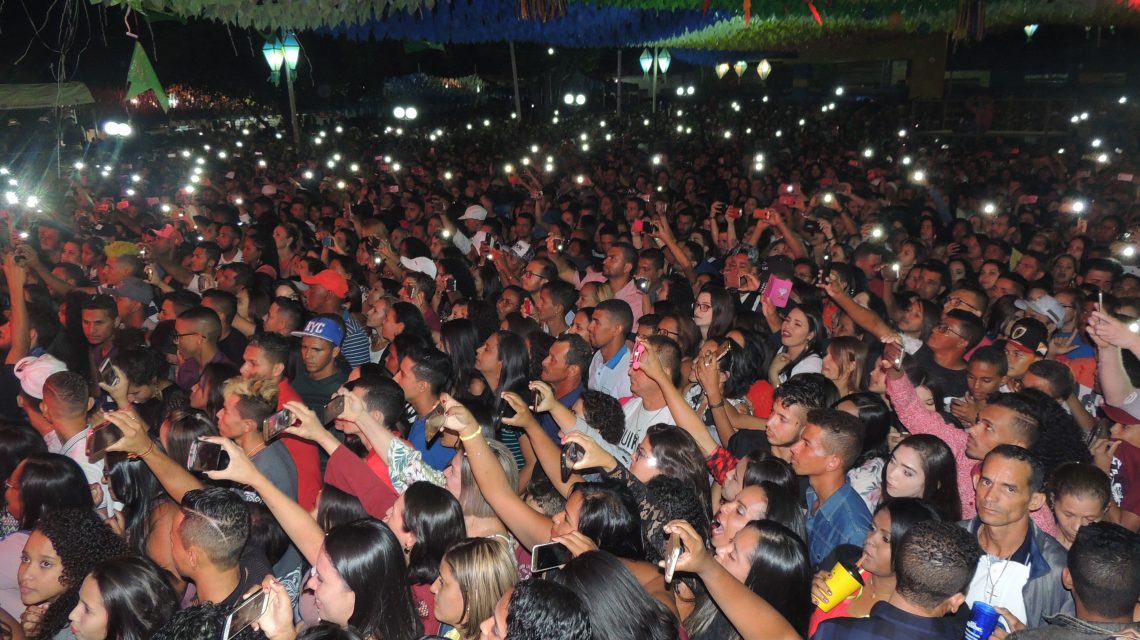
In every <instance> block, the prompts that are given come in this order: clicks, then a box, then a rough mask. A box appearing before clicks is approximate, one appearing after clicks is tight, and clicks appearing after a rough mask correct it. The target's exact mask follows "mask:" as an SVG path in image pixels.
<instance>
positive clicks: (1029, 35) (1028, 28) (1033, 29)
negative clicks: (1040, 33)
mask: <svg viewBox="0 0 1140 640" xmlns="http://www.w3.org/2000/svg"><path fill="white" fill-rule="evenodd" d="M1039 26H1040V25H1038V24H1027V25H1025V27H1024V29H1023V30H1024V31H1025V39H1026V40H1027V41H1028V40H1032V39H1033V34H1035V33H1037V27H1039Z"/></svg>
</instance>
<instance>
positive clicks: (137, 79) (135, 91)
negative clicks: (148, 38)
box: [127, 42, 170, 111]
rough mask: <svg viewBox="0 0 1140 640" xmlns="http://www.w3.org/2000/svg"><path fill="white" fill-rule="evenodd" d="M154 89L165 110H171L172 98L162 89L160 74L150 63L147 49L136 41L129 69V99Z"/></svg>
mask: <svg viewBox="0 0 1140 640" xmlns="http://www.w3.org/2000/svg"><path fill="white" fill-rule="evenodd" d="M147 91H154V98H155V100H157V101H158V106H160V107H162V110H163V111H168V110H170V99H169V98H167V97H166V92H165V91H163V90H162V83H161V82H159V81H158V74H156V73H155V72H154V67H152V66H151V64H150V58H148V57H147V55H146V50H145V49H143V47H142V45H141V44H140V43H138V42H136V43H135V52H134V54H132V55H131V66H130V68H129V69H127V100H130V99H131V98H133V97H135V96H137V95H139V94H142V93H146V92H147Z"/></svg>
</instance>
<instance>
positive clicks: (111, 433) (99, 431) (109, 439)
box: [87, 422, 123, 462]
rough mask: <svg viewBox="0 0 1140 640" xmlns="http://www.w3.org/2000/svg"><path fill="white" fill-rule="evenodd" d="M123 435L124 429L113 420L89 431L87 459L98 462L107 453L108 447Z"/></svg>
mask: <svg viewBox="0 0 1140 640" xmlns="http://www.w3.org/2000/svg"><path fill="white" fill-rule="evenodd" d="M122 437H123V431H122V429H119V427H117V426H115V425H114V424H113V423H111V422H104V423H102V424H98V425H96V426H94V427H92V428H91V430H90V431H88V432H87V459H88V460H90V461H92V462H96V461H98V460H100V459H101V458H102V457H103V456H104V455H106V453H107V447H109V446H111V445H113V444H115V443H116V442H118V441H119V440H121V439H122Z"/></svg>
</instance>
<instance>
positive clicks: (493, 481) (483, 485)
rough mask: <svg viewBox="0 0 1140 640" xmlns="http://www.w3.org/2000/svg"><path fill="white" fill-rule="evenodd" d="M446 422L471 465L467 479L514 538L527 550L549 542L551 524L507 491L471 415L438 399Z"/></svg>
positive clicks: (450, 400) (453, 402)
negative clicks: (445, 415) (456, 436)
mask: <svg viewBox="0 0 1140 640" xmlns="http://www.w3.org/2000/svg"><path fill="white" fill-rule="evenodd" d="M442 399H443V402H444V407H445V409H446V411H447V418H446V421H445V422H444V428H445V429H448V430H450V431H453V432H455V433H457V434H459V440H460V442H462V443H463V449H464V451H465V452H466V454H467V462H468V464H470V465H471V475H472V476H474V477H475V482H476V483H477V484H478V485H479V490H480V491H481V492H482V494H483V497H484V498H485V499H486V500H487V503H488V504H490V505H491V508H492V509H494V510H495V514H496V515H497V516H499V519H500V520H502V521H503V523H504V524H506V525H507V527H508V528H509V529H510V530H511V533H513V534H515V537H516V538H518V539H519V541H520V542H522V543H523V546H525V547H526V548H527V549H530V548H532V547H533V546H534V545H536V544H542V543H543V542H549V540H550V528H551V526H552V525H553V522H552V521H551V519H550V518H548V517H546V516H545V515H543V514H541V513H539V512H537V511H535V510H534V509H531V508H530V507H529V506H527V504H526V503H525V502H523V500H522V498H520V497H519V496H518V494H517V493H515V492H514V491H512V490H511V485H510V483H509V482H507V475H506V474H505V473H503V468H502V467H500V466H499V463H498V459H497V458H496V457H495V453H494V452H493V451H491V447H490V446H488V445H487V441H486V440H484V439H483V429H482V428H481V427H480V426H479V423H478V422H476V420H475V418H474V416H472V415H471V412H470V411H468V410H467V408H466V407H464V406H463V405H462V404H460V403H459V402H457V401H456V400H455V399H454V398H452V397H451V396H449V395H447V394H444V395H443V396H442Z"/></svg>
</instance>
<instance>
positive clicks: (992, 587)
mask: <svg viewBox="0 0 1140 640" xmlns="http://www.w3.org/2000/svg"><path fill="white" fill-rule="evenodd" d="M986 559H987V560H988V561H989V566H988V567H986V602H989V603H992V602H993V600H994V592H995V591H997V586H998V585H999V584H1001V577H1002V576H1004V575H1005V570H1006V569H1008V568H1009V565H1010V562H1011V561H1010V560H1002V559H1001V558H999V557H997V556H995V555H987V556H986ZM998 561H1000V562H1002V566H1001V571H999V572H998V576H997V579H996V580H994V579H993V567H994V563H995V562H998Z"/></svg>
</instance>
